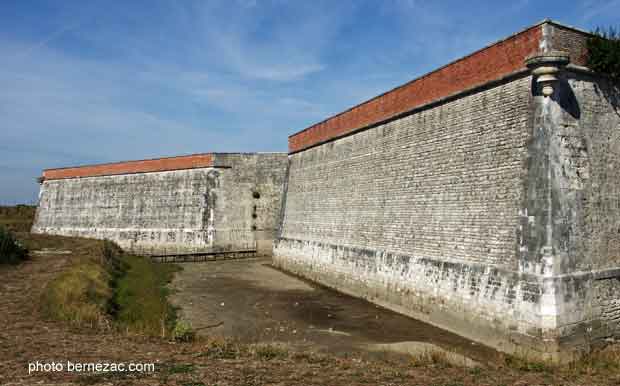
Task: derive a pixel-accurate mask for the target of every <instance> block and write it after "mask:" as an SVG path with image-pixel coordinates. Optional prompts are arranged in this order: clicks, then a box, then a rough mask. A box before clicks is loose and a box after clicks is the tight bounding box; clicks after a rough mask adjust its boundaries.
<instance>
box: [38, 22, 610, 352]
mask: <svg viewBox="0 0 620 386" xmlns="http://www.w3.org/2000/svg"><path fill="white" fill-rule="evenodd" d="M588 37H589V34H588V33H586V32H583V31H580V30H577V29H574V28H571V27H566V26H563V25H560V24H558V23H555V22H551V21H543V22H541V23H539V24H536V25H534V26H532V27H529V28H527V29H525V30H523V31H521V32H519V33H517V34H514V35H512V36H510V37H508V38H506V39H504V40H501V41H499V42H497V43H494V44H492V45H489V46H488V47H486V48H483V49H481V50H479V51H477V52H474V53H473V54H471V55H468V56H466V57H464V58H462V59H459V60H456V61H454V62H452V63H450V64H448V65H446V66H444V67H442V68H440V69H438V70H436V71H433V72H431V73H429V74H427V75H424V76H422V77H420V78H418V79H415V80H413V81H411V82H409V83H407V84H405V85H403V86H400V87H397V88H395V89H393V90H391V91H388V92H386V93H385V94H382V95H380V96H377V97H376V98H373V99H371V100H369V101H367V102H364V103H361V104H359V105H358V106H355V107H353V108H351V109H349V110H347V111H345V112H342V113H340V114H338V115H335V116H333V117H331V118H328V119H326V120H324V121H322V122H320V123H318V124H316V125H313V126H311V127H309V128H307V129H305V130H303V131H301V132H299V133H296V134H294V135H292V136H290V137H289V154H288V155H286V154H279V153H272V154H234V153H233V154H221V153H213V154H199V155H192V156H184V157H172V158H165V159H157V160H144V161H129V162H120V163H113V164H104V165H93V166H83V167H76V168H63V169H50V170H46V171H44V173H43V176H42V179H41V193H40V203H39V208H38V211H37V216H36V220H35V224H34V227H33V231H34V232H41V233H51V234H60V235H72V236H87V237H97V238H109V239H112V240H115V241H117V242H118V243H119V244H121V246H123V247H125V248H127V249H131V250H134V251H138V252H141V253H145V254H166V253H181V252H201V251H233V250H242V249H246V248H248V247H251V246H253V245H256V244H258V246H259V248H260V249H263V250H271V241H272V240H273V239H274V238H275V242H274V244H273V255H274V257H273V262H274V264H275V265H276V266H278V267H280V268H282V269H285V270H288V271H290V272H294V273H296V274H299V275H302V276H305V277H307V278H310V279H312V280H314V281H316V282H319V283H322V284H324V285H327V286H329V287H332V288H335V289H337V290H339V291H343V292H346V293H349V294H351V295H354V296H358V297H362V298H365V299H368V300H370V301H372V302H375V303H377V304H380V305H383V306H385V307H387V308H390V309H393V310H396V311H398V312H401V313H403V314H406V315H410V316H412V317H415V318H417V319H420V320H424V321H427V322H429V323H431V324H434V325H437V326H439V327H442V328H445V329H447V330H450V331H453V332H456V333H458V334H460V335H463V336H466V337H468V338H471V339H473V340H476V341H479V342H481V343H484V344H486V345H490V346H493V347H495V348H497V349H499V350H502V351H506V352H513V353H514V352H517V353H522V354H525V355H535V356H540V357H550V358H556V359H565V358H570V357H572V356H573V354H576V353H579V352H582V351H585V350H588V349H589V348H590V347H591V346H593V345H596V344H599V343H601V342H603V341H605V340H606V339H610V338H617V337H620V323H619V321H620V85H618V83H617V82H615V83H614V82H613V81H612V80H611V79H609V78H608V77H605V76H602V75H600V74H596V73H594V72H592V71H591V70H590V69H588V68H586V67H585V64H586V63H587V61H586V58H587V50H586V41H587V39H588Z"/></svg>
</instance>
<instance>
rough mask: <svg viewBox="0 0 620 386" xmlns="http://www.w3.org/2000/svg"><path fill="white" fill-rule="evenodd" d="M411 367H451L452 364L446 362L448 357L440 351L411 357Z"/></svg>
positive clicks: (426, 352) (431, 351)
mask: <svg viewBox="0 0 620 386" xmlns="http://www.w3.org/2000/svg"><path fill="white" fill-rule="evenodd" d="M411 365H412V366H413V367H428V366H434V367H442V368H448V367H452V363H450V361H449V360H448V356H447V355H446V353H445V352H442V351H434V350H430V351H425V352H423V353H420V354H417V355H412V356H411Z"/></svg>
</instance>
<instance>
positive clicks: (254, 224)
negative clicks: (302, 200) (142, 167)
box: [33, 153, 287, 254]
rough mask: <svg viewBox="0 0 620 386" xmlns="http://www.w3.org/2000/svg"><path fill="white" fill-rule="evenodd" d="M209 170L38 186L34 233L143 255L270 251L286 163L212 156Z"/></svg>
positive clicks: (263, 157) (268, 157) (277, 157)
mask: <svg viewBox="0 0 620 386" xmlns="http://www.w3.org/2000/svg"><path fill="white" fill-rule="evenodd" d="M213 158H214V161H213V165H214V167H208V168H194V169H188V170H169V171H161V172H148V173H135V174H121V175H112V176H95V177H84V178H65V179H57V180H53V179H52V180H45V181H43V183H42V185H41V193H40V202H39V208H38V210H37V216H36V220H35V224H34V226H33V232H36V233H49V234H59V235H70V236H84V237H96V238H101V239H104V238H105V239H110V240H114V241H116V242H118V243H119V244H120V245H121V246H122V247H124V248H127V249H130V250H134V251H137V252H141V253H148V254H172V253H189V252H206V251H217V250H240V249H250V248H254V247H256V246H258V247H259V248H260V249H261V251H262V252H268V251H270V250H271V244H270V243H271V240H272V239H273V237H274V232H275V230H276V228H277V222H278V216H279V214H280V206H281V204H280V202H281V199H282V186H283V180H284V177H285V173H286V164H287V158H286V154H282V153H264V154H214V155H213Z"/></svg>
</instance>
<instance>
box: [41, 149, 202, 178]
mask: <svg viewBox="0 0 620 386" xmlns="http://www.w3.org/2000/svg"><path fill="white" fill-rule="evenodd" d="M212 166H214V162H213V153H206V154H192V155H184V156H178V157H167V158H156V159H148V160H139V161H123V162H114V163H107V164H99V165H87V166H76V167H68V168H58V169H45V170H44V171H43V176H42V179H43V180H58V179H63V178H75V177H95V176H109V175H117V174H132V173H147V172H163V171H168V170H180V169H194V168H206V167H212Z"/></svg>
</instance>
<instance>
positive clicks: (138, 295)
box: [113, 255, 178, 336]
mask: <svg viewBox="0 0 620 386" xmlns="http://www.w3.org/2000/svg"><path fill="white" fill-rule="evenodd" d="M121 270H122V274H121V275H120V276H119V277H118V278H117V279H116V282H115V293H114V300H113V305H114V307H113V308H114V311H113V315H114V318H115V320H116V322H117V323H118V324H119V325H120V326H121V327H123V328H124V329H125V330H126V331H128V332H132V333H138V334H145V335H151V336H156V335H160V336H169V335H170V332H171V331H172V330H173V328H174V326H175V318H176V312H175V309H174V308H173V307H172V306H171V305H170V304H169V303H168V301H167V296H168V293H169V290H168V289H167V288H166V285H167V284H168V283H169V282H170V281H171V280H172V277H173V275H174V272H176V271H177V270H178V267H177V266H175V265H171V264H155V263H153V262H151V261H150V260H149V259H148V258H144V257H138V256H126V255H125V256H123V258H122V262H121Z"/></svg>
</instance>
